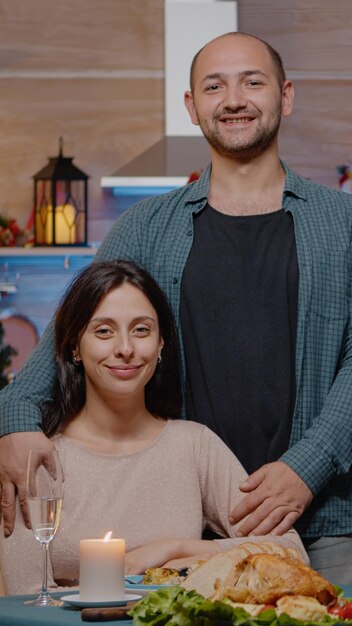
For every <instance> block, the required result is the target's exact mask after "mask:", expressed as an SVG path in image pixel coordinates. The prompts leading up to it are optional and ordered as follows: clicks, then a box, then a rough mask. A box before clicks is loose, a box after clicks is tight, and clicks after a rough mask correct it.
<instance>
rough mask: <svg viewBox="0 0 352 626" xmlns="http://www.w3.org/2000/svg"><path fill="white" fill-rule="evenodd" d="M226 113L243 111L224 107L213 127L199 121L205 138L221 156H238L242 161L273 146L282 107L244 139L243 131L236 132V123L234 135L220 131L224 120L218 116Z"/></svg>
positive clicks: (231, 113)
mask: <svg viewBox="0 0 352 626" xmlns="http://www.w3.org/2000/svg"><path fill="white" fill-rule="evenodd" d="M242 113H243V111H242ZM226 114H229V115H240V114H241V112H239V111H238V110H232V109H229V108H226V109H224V110H223V111H222V112H221V114H220V115H218V116H217V117H216V118H213V121H214V124H213V126H212V127H210V126H209V124H208V123H207V122H206V121H202V122H199V125H200V128H201V130H202V132H203V135H204V137H205V139H206V140H207V141H208V143H209V144H210V145H211V147H212V148H214V150H215V151H216V152H217V153H218V154H219V155H220V156H225V157H233V156H236V157H238V158H239V159H240V160H242V161H248V160H251V159H253V158H255V157H257V156H259V155H260V154H262V153H263V152H265V150H267V148H269V147H270V146H271V144H272V143H273V141H274V139H275V138H276V136H277V134H278V132H279V128H280V123H281V109H276V110H275V111H273V112H272V115H271V118H270V120H269V122H268V123H267V125H266V126H260V125H259V128H258V130H257V131H256V133H255V134H254V135H252V137H250V138H249V139H242V138H241V131H238V133H237V134H236V127H235V123H234V134H233V136H232V137H224V136H223V135H222V134H221V132H219V126H218V124H221V123H222V122H219V120H218V118H220V117H221V116H223V115H226ZM243 115H248V112H247V113H243Z"/></svg>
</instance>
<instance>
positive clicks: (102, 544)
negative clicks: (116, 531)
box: [79, 532, 125, 602]
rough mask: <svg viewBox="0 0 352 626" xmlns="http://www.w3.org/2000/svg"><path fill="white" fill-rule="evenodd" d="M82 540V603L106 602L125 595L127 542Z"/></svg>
mask: <svg viewBox="0 0 352 626" xmlns="http://www.w3.org/2000/svg"><path fill="white" fill-rule="evenodd" d="M111 534H112V533H111V532H110V533H107V535H106V536H105V537H104V539H82V540H81V541H80V581H79V594H80V600H87V601H90V602H91V601H93V602H95V601H97V602H107V601H110V600H117V599H118V598H123V596H124V593H125V591H124V590H125V580H124V575H125V541H124V539H111Z"/></svg>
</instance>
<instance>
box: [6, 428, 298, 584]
mask: <svg viewBox="0 0 352 626" xmlns="http://www.w3.org/2000/svg"><path fill="white" fill-rule="evenodd" d="M56 446H57V448H58V450H59V453H60V456H61V458H62V461H63V465H64V472H65V492H64V500H63V508H62V513H61V520H60V525H59V529H58V531H57V534H56V537H55V538H54V540H53V542H52V543H51V546H50V555H51V556H50V564H49V581H48V582H49V585H48V586H49V588H50V589H51V590H55V589H56V590H59V589H63V588H62V587H60V588H59V587H58V585H57V583H56V582H55V581H56V580H60V579H65V580H71V579H78V577H79V540H80V539H88V538H102V537H103V536H104V535H105V533H106V532H107V531H109V530H112V531H113V536H114V537H123V538H125V540H126V549H127V550H130V549H132V548H135V547H137V546H140V545H143V544H145V543H147V542H149V541H153V540H156V539H165V538H166V539H167V538H170V539H171V538H183V539H187V538H189V539H200V538H201V536H202V530H203V528H204V527H205V525H206V524H208V525H209V526H210V527H211V528H212V529H213V530H215V531H216V532H217V533H219V534H220V535H221V536H223V537H224V538H231V537H233V535H234V532H235V527H233V526H231V525H230V524H229V522H228V515H229V513H230V511H231V510H232V509H233V508H234V506H235V505H236V504H237V503H238V502H239V500H240V499H241V497H242V494H241V492H240V491H239V488H238V485H239V483H240V482H241V481H243V479H244V478H245V476H246V472H245V471H244V469H243V467H242V466H241V465H240V463H239V462H238V461H237V459H236V458H235V457H234V455H233V454H232V452H231V451H230V450H229V449H228V448H227V447H226V446H225V444H224V443H223V442H222V441H221V440H220V439H219V438H218V437H217V436H216V435H215V434H214V433H213V432H211V431H210V430H209V429H208V428H207V427H206V426H203V425H201V424H198V423H195V422H190V421H184V420H169V421H167V422H166V424H165V427H164V429H163V431H162V432H161V434H160V435H159V436H158V438H157V439H155V440H154V441H153V442H152V443H151V444H149V445H148V446H147V447H146V448H144V449H143V450H140V451H139V452H135V453H132V454H128V455H122V454H101V453H98V452H94V451H92V450H91V449H87V448H84V447H83V446H82V445H80V444H78V443H77V442H76V441H75V440H73V439H69V438H68V437H65V436H59V437H58V438H57V439H56ZM1 534H2V533H1ZM266 539H268V537H266ZM245 540H247V541H248V538H247V539H238V538H237V539H223V540H219V541H220V543H221V544H222V548H223V549H224V550H226V549H227V548H230V547H232V546H233V545H235V544H238V543H241V542H242V541H245ZM257 540H258V538H257V537H256V541H257ZM274 540H277V541H279V542H280V543H282V544H283V545H287V546H294V545H295V546H299V547H300V548H301V549H302V552H304V550H303V546H302V544H301V542H300V540H299V538H298V535H297V534H296V533H295V531H293V530H292V531H290V532H289V533H287V534H286V535H284V536H283V537H282V538H275V539H274ZM0 543H1V549H0V569H1V571H2V574H3V579H4V587H5V593H7V594H22V593H36V592H37V591H39V588H40V585H41V580H42V559H41V546H40V545H39V543H38V542H37V541H36V540H35V538H34V536H33V534H32V531H31V530H28V529H26V528H25V526H24V524H23V521H22V516H21V513H20V512H19V510H18V511H17V515H16V526H15V530H14V532H13V534H12V535H11V537H9V538H7V539H2V541H1V542H0Z"/></svg>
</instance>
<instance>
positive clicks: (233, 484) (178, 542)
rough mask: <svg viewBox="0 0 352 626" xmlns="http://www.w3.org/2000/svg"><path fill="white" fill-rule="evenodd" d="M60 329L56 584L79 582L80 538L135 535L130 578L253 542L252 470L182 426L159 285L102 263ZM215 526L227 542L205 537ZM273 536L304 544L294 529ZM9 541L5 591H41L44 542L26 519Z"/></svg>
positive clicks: (75, 292)
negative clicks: (240, 506) (248, 481)
mask: <svg viewBox="0 0 352 626" xmlns="http://www.w3.org/2000/svg"><path fill="white" fill-rule="evenodd" d="M55 329H56V362H57V373H58V377H57V388H56V390H55V393H54V399H53V401H52V402H51V403H50V404H48V405H47V406H45V407H43V413H44V418H43V424H42V428H43V430H44V432H45V433H46V434H48V435H49V436H51V437H52V440H53V442H54V443H55V445H56V447H57V449H58V450H59V453H60V456H61V458H62V459H63V461H64V468H65V495H64V503H63V509H62V514H61V521H60V525H59V529H58V531H57V534H56V537H55V539H54V541H53V542H52V544H51V546H50V547H51V562H50V570H49V588H50V589H52V590H55V589H59V588H60V589H62V588H64V587H67V586H70V585H72V584H73V581H77V579H78V576H79V555H78V546H79V540H80V539H82V538H98V537H103V536H104V535H105V533H106V532H107V531H110V530H112V531H113V535H114V536H115V537H124V538H125V539H126V548H127V555H126V571H127V572H128V573H139V572H143V571H145V570H146V569H147V568H148V567H152V566H159V565H160V566H161V565H164V564H169V565H170V564H175V559H176V563H177V564H179V565H181V564H182V565H183V564H186V563H188V562H189V561H192V560H193V559H196V558H200V557H201V556H203V557H204V558H206V557H208V556H209V555H210V554H213V553H216V552H218V551H220V550H226V549H227V548H230V547H232V546H233V545H235V544H238V543H241V542H243V541H245V539H239V538H234V534H235V531H236V527H233V526H231V525H230V524H229V522H228V516H229V513H230V511H231V510H232V509H233V508H234V506H235V504H236V503H237V502H238V501H239V500H240V498H241V494H240V491H239V483H240V482H242V481H243V480H244V478H245V476H246V474H245V471H244V469H243V468H242V466H241V465H240V463H239V462H238V461H237V459H236V458H235V457H234V456H233V454H232V452H231V451H230V450H229V449H228V448H227V447H226V446H225V444H224V443H223V442H222V441H221V440H220V439H219V438H218V437H217V436H216V435H215V434H214V433H212V432H211V431H210V430H209V429H207V428H206V427H205V426H203V425H200V424H197V423H195V422H189V421H184V420H177V419H172V418H177V417H178V415H179V412H180V407H181V389H180V381H179V370H178V361H177V339H176V333H175V329H174V325H173V319H172V314H171V311H170V308H169V305H168V303H167V301H166V298H165V296H164V294H163V292H162V291H161V289H160V288H159V286H158V285H157V284H156V282H155V281H154V280H153V279H152V278H151V277H150V276H149V275H148V274H147V273H146V272H145V271H144V270H142V269H140V268H138V267H137V266H135V265H134V264H132V263H129V262H125V261H115V262H107V263H93V264H92V265H91V266H89V267H88V268H87V269H85V270H84V271H83V272H82V273H81V274H80V275H79V276H78V277H77V278H76V279H75V280H74V282H73V283H72V285H71V287H70V288H69V290H68V292H67V294H66V296H65V297H64V299H63V301H62V304H61V306H60V307H59V309H58V312H57V315H56V326H55ZM206 525H208V526H210V527H211V528H212V529H213V530H214V531H215V532H217V533H218V534H219V535H220V536H222V537H224V539H219V540H213V541H206V540H202V538H201V537H202V531H203V529H204V527H205V526H206ZM231 537H233V538H231ZM265 538H266V539H268V536H266V537H265ZM257 539H258V538H256V540H257ZM275 540H277V541H281V543H283V544H286V545H287V546H295V545H296V546H299V548H301V544H300V541H299V539H298V535H297V534H296V533H295V531H293V530H292V531H290V532H289V533H287V534H286V535H285V536H284V537H282V538H280V539H279V538H277V539H275ZM2 543H3V549H2V558H1V569H2V571H3V576H4V586H5V591H6V592H7V593H12V594H14V593H31V592H35V591H37V589H38V582H39V581H40V579H41V558H40V546H39V544H37V542H36V541H35V539H34V537H33V535H32V533H31V531H30V530H28V529H26V528H25V526H24V524H23V521H22V518H21V515H20V514H18V515H17V516H16V528H15V532H14V533H13V534H12V535H11V536H10V537H9V538H7V539H6V540H4V541H3V542H2ZM302 550H303V549H302Z"/></svg>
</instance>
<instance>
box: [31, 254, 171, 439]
mask: <svg viewBox="0 0 352 626" xmlns="http://www.w3.org/2000/svg"><path fill="white" fill-rule="evenodd" d="M125 283H128V284H130V285H133V286H134V287H136V288H137V289H139V290H140V291H141V292H142V293H143V294H144V295H145V296H146V298H147V299H148V300H149V302H150V303H151V304H152V306H153V307H154V309H155V311H156V313H157V316H158V323H159V332H160V336H161V337H162V338H163V340H164V346H163V349H162V360H161V362H160V363H159V364H158V365H157V367H156V370H155V372H154V374H153V376H152V378H151V379H150V381H149V382H148V383H147V385H146V388H145V400H146V406H147V409H148V411H150V412H151V413H154V414H156V415H159V416H161V417H173V418H176V417H179V414H180V411H181V404H182V393H181V382H180V371H179V361H178V342H177V336H176V330H175V324H174V320H173V315H172V311H171V308H170V305H169V303H168V301H167V299H166V296H165V295H164V293H163V291H162V289H161V288H160V287H159V285H158V284H157V282H156V281H155V280H154V279H153V278H152V277H151V276H150V274H148V272H146V271H145V270H144V269H142V268H140V267H138V266H137V265H135V264H134V263H131V262H130V261H123V260H117V261H107V262H104V261H103V262H93V263H92V264H91V265H89V266H88V267H87V268H85V269H84V270H83V271H82V272H81V273H80V274H79V275H78V276H77V277H76V278H75V279H74V280H73V282H72V283H71V285H70V287H69V288H68V290H67V292H66V294H65V296H64V297H63V299H62V301H61V304H60V306H59V308H58V310H57V312H56V316H55V356H56V370H57V379H56V385H55V390H54V397H53V400H52V401H51V402H50V403H48V404H46V405H45V406H44V407H43V422H42V428H43V431H44V432H45V433H46V434H47V435H53V434H54V433H55V432H57V431H59V430H61V429H62V428H63V427H64V426H65V425H66V424H67V423H68V422H69V421H70V420H71V419H72V418H73V417H75V416H76V415H77V414H78V413H79V411H80V410H81V409H82V407H83V406H84V403H85V400H86V385H85V373H84V367H83V364H82V363H80V364H79V365H75V364H74V362H73V351H74V350H75V348H76V346H77V343H78V341H79V338H80V337H81V336H82V333H83V332H84V331H85V329H86V327H87V325H88V323H89V321H90V319H91V318H92V315H93V314H94V311H95V310H96V309H97V307H98V306H99V304H100V302H101V301H102V300H103V298H104V297H105V296H106V295H107V294H108V293H109V292H110V291H111V290H113V289H116V288H117V287H121V285H123V284H125Z"/></svg>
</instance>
